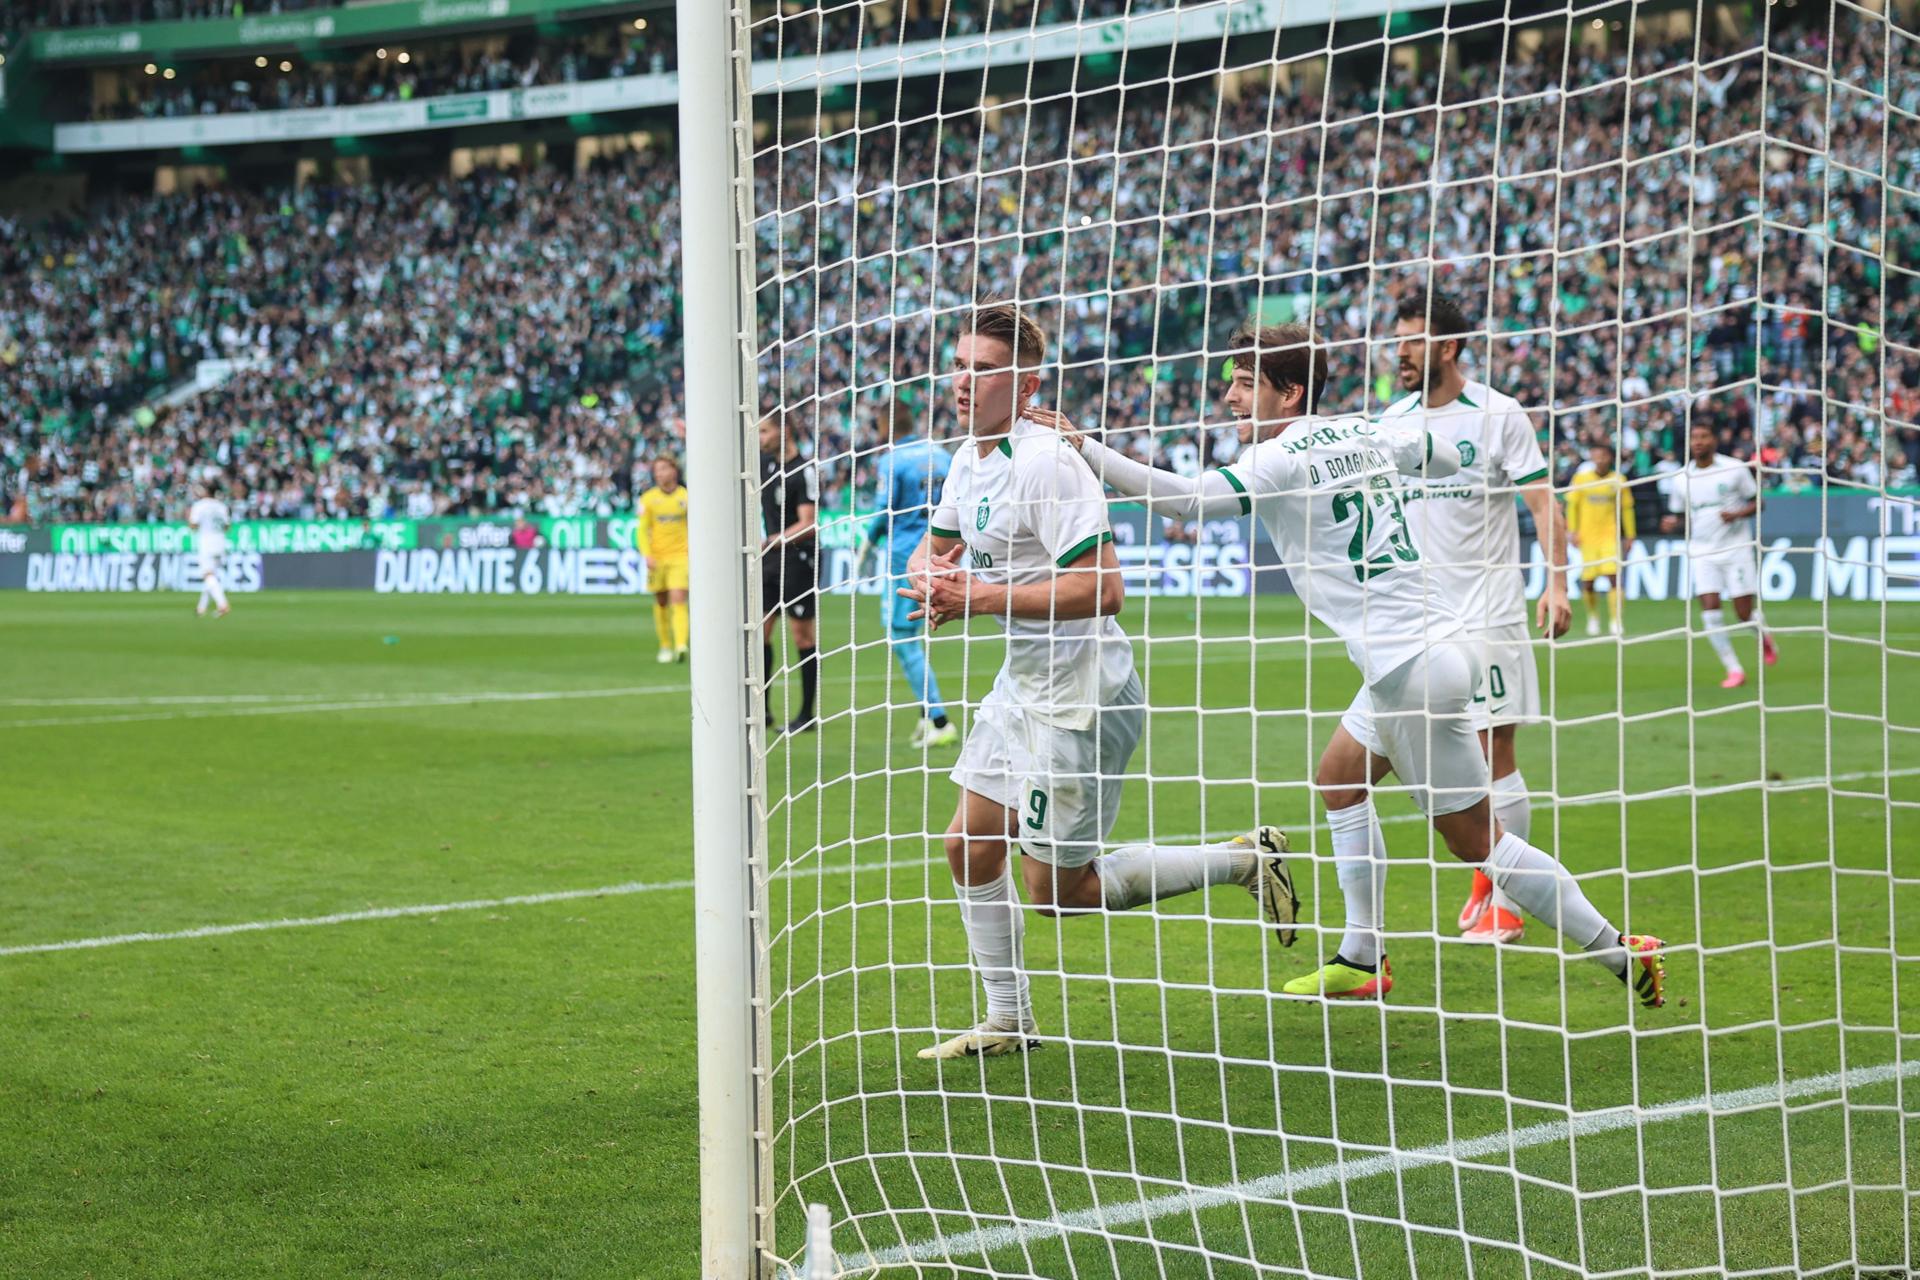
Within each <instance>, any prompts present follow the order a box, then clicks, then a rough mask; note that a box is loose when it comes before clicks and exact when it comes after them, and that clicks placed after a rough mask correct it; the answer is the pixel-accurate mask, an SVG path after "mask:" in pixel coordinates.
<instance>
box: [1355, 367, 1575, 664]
mask: <svg viewBox="0 0 1920 1280" xmlns="http://www.w3.org/2000/svg"><path fill="white" fill-rule="evenodd" d="M1381 422H1382V423H1383V424H1388V425H1391V426H1393V427H1396V428H1401V427H1404V428H1407V429H1409V430H1413V431H1420V430H1426V431H1431V432H1432V433H1433V434H1434V435H1436V436H1438V437H1439V438H1440V439H1442V440H1445V441H1447V442H1448V443H1450V444H1452V445H1454V446H1456V447H1457V448H1458V449H1459V450H1460V471H1459V473H1458V474H1457V475H1451V476H1448V477H1447V478H1446V479H1444V480H1421V479H1419V478H1409V479H1408V480H1407V481H1406V482H1405V486H1406V499H1407V523H1408V525H1409V526H1411V528H1412V529H1413V541H1414V545H1415V546H1417V547H1419V548H1420V554H1421V556H1422V557H1423V558H1424V559H1425V560H1426V562H1427V565H1428V567H1429V569H1430V571H1431V572H1432V574H1433V577H1434V581H1435V583H1436V584H1437V585H1438V586H1439V588H1440V589H1441V590H1442V591H1443V592H1444V593H1445V594H1446V597H1447V599H1449V600H1451V601H1452V602H1453V603H1454V605H1455V607H1456V608H1458V609H1459V611H1460V614H1461V616H1462V617H1464V618H1465V619H1466V620H1467V625H1468V626H1469V627H1471V628H1473V629H1475V630H1480V629H1482V628H1486V627H1504V626H1509V625H1511V624H1513V623H1516V622H1518V623H1521V624H1524V623H1525V622H1526V621H1527V600H1526V592H1525V580H1524V577H1523V568H1524V567H1523V566H1522V565H1521V563H1520V510H1519V506H1518V504H1517V503H1516V501H1515V498H1516V491H1517V490H1518V488H1519V487H1520V486H1521V485H1523V484H1532V483H1533V482H1534V481H1536V480H1543V479H1545V478H1546V476H1547V458H1546V455H1545V454H1543V453H1542V452H1541V451H1540V442H1539V440H1537V439H1536V438H1535V437H1534V434H1533V422H1532V420H1531V419H1529V418H1528V417H1527V411H1526V410H1525V409H1523V408H1521V407H1520V402H1519V401H1517V400H1515V399H1514V398H1513V397H1512V396H1509V395H1502V394H1501V393H1500V392H1498V391H1495V390H1494V389H1493V388H1492V387H1489V386H1488V385H1487V384H1486V383H1484V382H1468V383H1467V385H1466V386H1465V387H1464V388H1462V389H1461V392H1460V397H1459V398H1458V399H1457V400H1455V401H1453V402H1452V403H1451V404H1446V405H1442V406H1440V407H1439V408H1437V409H1430V408H1428V407H1427V406H1426V405H1425V404H1424V403H1423V401H1422V398H1421V396H1420V395H1419V394H1417V393H1416V394H1414V395H1410V396H1407V397H1406V398H1405V399H1403V400H1401V401H1400V402H1398V403H1397V404H1395V405H1393V407H1391V408H1389V409H1388V410H1387V411H1386V413H1385V414H1384V415H1383V416H1382V418H1381Z"/></svg>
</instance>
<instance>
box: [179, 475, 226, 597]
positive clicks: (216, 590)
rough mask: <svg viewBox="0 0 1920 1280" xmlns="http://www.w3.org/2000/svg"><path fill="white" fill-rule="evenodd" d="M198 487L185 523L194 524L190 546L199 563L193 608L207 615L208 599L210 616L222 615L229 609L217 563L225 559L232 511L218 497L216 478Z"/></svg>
mask: <svg viewBox="0 0 1920 1280" xmlns="http://www.w3.org/2000/svg"><path fill="white" fill-rule="evenodd" d="M199 490H200V496H199V497H198V498H197V499H195V500H194V504H193V505H192V506H191V507H189V508H188V509H187V523H188V524H190V525H192V526H193V544H194V545H193V549H194V551H195V553H196V555H197V558H198V560H199V562H200V563H199V569H200V603H199V604H198V605H196V606H194V610H193V611H194V612H195V613H196V614H198V615H200V616H201V617H203V618H204V617H206V616H207V602H208V601H209V600H211V601H212V602H213V606H214V615H213V616H214V617H216V618H224V617H226V616H227V614H228V613H229V612H230V611H231V610H230V606H229V605H228V604H227V589H226V588H225V587H223V586H221V585H220V563H221V561H223V560H224V559H226V555H227V526H228V525H230V524H232V523H233V513H232V512H231V511H229V510H227V504H226V503H224V502H222V501H221V500H220V486H219V482H218V481H215V480H207V481H204V482H203V483H202V484H201V485H200V486H199Z"/></svg>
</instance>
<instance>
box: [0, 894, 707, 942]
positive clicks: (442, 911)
mask: <svg viewBox="0 0 1920 1280" xmlns="http://www.w3.org/2000/svg"><path fill="white" fill-rule="evenodd" d="M691 888H693V881H691V880H661V881H658V882H656V883H653V884H641V883H639V882H637V881H634V882H629V883H627V884H610V885H607V886H606V887H605V888H601V889H561V890H559V891H557V892H555V893H523V894H517V895H515V896H513V897H510V898H471V899H468V900H467V901H465V902H435V903H427V904H423V905H420V906H413V907H372V908H369V909H368V910H365V911H338V912H335V913H334V914H332V915H328V916H303V917H299V918H296V919H288V920H251V921H248V922H247V923H245V924H209V925H203V926H201V927H200V928H198V929H179V930H176V931H174V932H172V933H118V934H113V935H110V936H108V937H104V938H76V939H74V940H73V941H70V942H33V943H28V944H26V945H24V946H14V947H0V956H25V955H33V954H35V953H38V952H42V951H87V950H91V949H93V948H95V947H118V946H123V945H125V944H126V943H129V942H179V941H182V940H185V939H188V938H221V937H225V936H226V935H228V934H231V933H262V932H265V931H266V930H268V929H311V928H315V927H317V926H319V925H323V924H353V923H355V922H356V921H360V920H398V919H401V918H402V917H405V916H438V915H446V914H449V913H451V912H455V911H487V910H492V909H495V908H498V907H534V906H539V905H541V904H543V903H548V902H571V901H573V900H574V899H577V898H612V897H618V896H620V895H622V894H630V893H666V892H669V891H671V890H674V889H691Z"/></svg>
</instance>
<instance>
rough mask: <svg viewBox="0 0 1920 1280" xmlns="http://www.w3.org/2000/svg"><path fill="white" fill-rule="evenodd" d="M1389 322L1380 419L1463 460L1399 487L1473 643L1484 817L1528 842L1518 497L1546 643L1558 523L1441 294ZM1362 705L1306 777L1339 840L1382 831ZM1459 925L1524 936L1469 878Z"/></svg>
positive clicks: (1525, 645) (1527, 453)
mask: <svg viewBox="0 0 1920 1280" xmlns="http://www.w3.org/2000/svg"><path fill="white" fill-rule="evenodd" d="M1396 314H1397V317H1398V318H1397V320H1396V321H1395V323H1394V327H1393V332H1394V337H1395V338H1396V339H1397V341H1398V344H1399V346H1398V350H1397V352H1396V361H1397V364H1398V366H1399V371H1398V372H1399V383H1400V389H1401V390H1402V391H1405V392H1408V393H1410V394H1408V395H1407V396H1405V397H1404V398H1403V399H1401V400H1399V401H1396V402H1395V403H1394V404H1392V405H1391V406H1389V407H1388V409H1387V411H1386V413H1385V414H1384V415H1383V416H1382V418H1381V422H1382V423H1383V424H1385V425H1390V426H1395V427H1404V428H1406V429H1408V430H1424V431H1430V432H1432V433H1433V434H1434V435H1435V436H1436V437H1438V438H1440V439H1442V440H1445V441H1447V443H1449V444H1451V445H1453V446H1455V447H1456V448H1457V449H1458V450H1459V452H1460V471H1459V473H1458V474H1456V475H1453V476H1449V477H1448V478H1447V481H1446V483H1445V484H1431V483H1423V482H1421V481H1420V480H1417V479H1416V480H1410V481H1409V482H1408V483H1407V486H1406V489H1407V507H1406V510H1407V524H1408V527H1409V528H1410V529H1411V530H1412V534H1413V543H1414V545H1415V546H1416V547H1418V548H1419V549H1420V554H1421V556H1422V557H1423V558H1424V560H1425V562H1426V566H1427V572H1428V573H1429V574H1430V575H1431V577H1430V582H1431V585H1433V586H1434V587H1435V588H1436V589H1437V590H1438V591H1439V592H1440V593H1441V594H1442V595H1444V596H1445V597H1446V599H1447V600H1448V602H1449V603H1451V604H1452V605H1453V606H1454V608H1455V609H1457V610H1458V611H1459V613H1460V615H1461V619H1462V620H1463V621H1464V622H1465V623H1466V626H1467V630H1468V632H1469V634H1470V635H1471V636H1472V637H1473V639H1474V640H1475V641H1476V642H1477V643H1478V644H1479V645H1480V652H1479V661H1480V666H1481V669H1482V685H1481V687H1480V689H1479V691H1478V692H1476V693H1475V695H1474V698H1473V703H1472V709H1471V710H1472V714H1471V717H1470V718H1471V722H1472V724H1473V728H1474V730H1475V732H1477V733H1478V734H1479V735H1480V743H1481V747H1482V749H1483V750H1485V751H1486V753H1487V759H1488V762H1489V763H1490V764H1491V765H1492V768H1493V811H1494V813H1495V814H1496V815H1497V816H1498V817H1499V819H1500V821H1501V823H1502V825H1504V826H1505V827H1506V828H1507V830H1509V831H1511V832H1513V833H1514V834H1515V835H1516V836H1518V837H1520V839H1522V840H1527V839H1529V838H1531V836H1532V833H1533V802H1532V800H1531V798H1530V797H1529V796H1528V794H1527V782H1526V779H1525V778H1524V777H1522V776H1521V773H1520V762H1519V758H1518V754H1517V752H1516V750H1515V738H1516V737H1517V736H1518V734H1519V729H1520V726H1521V725H1522V724H1527V723H1531V722H1534V721H1537V720H1539V719H1540V718H1541V711H1540V671H1539V666H1538V664H1537V663H1536V661H1535V659H1534V652H1533V643H1532V638H1531V636H1530V635H1529V634H1528V631H1527V601H1526V594H1525V592H1524V591H1523V589H1522V586H1523V579H1522V568H1523V566H1522V564H1521V561H1520V511H1519V508H1518V507H1517V506H1516V505H1515V503H1514V497H1515V496H1516V494H1517V495H1518V496H1519V498H1520V500H1521V501H1522V502H1524V503H1526V505H1527V510H1528V511H1529V512H1530V513H1532V515H1533V522H1534V527H1535V529H1536V530H1537V531H1538V533H1539V537H1540V542H1541V546H1542V548H1543V549H1544V550H1545V552H1546V557H1547V566H1548V569H1547V581H1546V589H1545V590H1544V591H1543V592H1542V594H1541V597H1540V601H1539V604H1538V605H1537V606H1536V607H1535V609H1534V618H1533V621H1534V625H1535V626H1537V627H1538V628H1539V629H1540V632H1541V634H1542V635H1544V636H1547V637H1549V638H1557V637H1559V636H1562V635H1565V634H1566V632H1567V627H1568V624H1569V623H1570V622H1571V621H1572V613H1571V611H1570V610H1569V608H1568V606H1567V533H1566V527H1565V524H1564V522H1563V518H1562V516H1561V512H1560V504H1559V503H1558V502H1556V501H1554V497H1553V481H1552V479H1551V476H1550V473H1549V469H1548V466H1547V458H1546V455H1545V454H1544V453H1542V452H1541V449H1540V442H1539V440H1538V439H1537V438H1536V437H1535V435H1534V431H1533V419H1532V418H1531V417H1529V416H1528V414H1527V411H1526V410H1525V409H1524V408H1522V407H1521V405H1520V402H1519V401H1517V400H1515V399H1514V398H1513V397H1512V396H1509V395H1504V394H1502V393H1501V392H1498V391H1495V390H1494V389H1493V388H1492V387H1491V386H1489V385H1488V384H1487V383H1485V382H1482V381H1477V380H1473V379H1469V378H1468V377H1467V376H1466V374H1465V373H1464V372H1462V370H1461V368H1460V357H1461V355H1462V354H1463V353H1464V351H1465V349H1466V345H1467V340H1468V335H1469V333H1470V332H1471V330H1472V326H1471V325H1470V324H1469V323H1468V321H1467V317H1466V315H1465V313H1463V312H1462V311H1461V310H1460V308H1459V306H1458V305H1456V304H1455V303H1454V302H1453V301H1452V300H1451V299H1449V298H1447V297H1446V296H1444V295H1443V294H1440V293H1438V292H1435V291H1429V290H1419V291H1416V292H1414V293H1412V294H1410V295H1408V296H1407V297H1406V298H1405V299H1404V300H1402V302H1401V303H1400V306H1399V309H1398V311H1397V313H1396ZM1367 697H1368V694H1367V691H1366V690H1365V689H1364V688H1363V689H1361V690H1360V692H1359V693H1358V694H1356V695H1355V697H1354V701H1353V705H1352V706H1351V707H1349V708H1348V710H1347V713H1346V715H1344V716H1343V717H1341V720H1340V727H1339V729H1337V730H1336V731H1335V732H1334V735H1333V741H1332V742H1330V743H1328V744H1327V750H1326V754H1325V755H1324V756H1322V757H1321V767H1320V771H1319V773H1318V775H1317V776H1316V778H1315V781H1316V782H1317V783H1318V784H1319V785H1320V787H1321V788H1322V792H1321V794H1322V796H1323V797H1324V799H1325V802H1326V805H1327V823H1328V825H1329V826H1331V827H1332V828H1333V830H1334V839H1335V841H1336V842H1337V841H1338V840H1339V839H1340V838H1341V836H1342V834H1343V831H1344V833H1345V835H1346V838H1347V839H1349V840H1354V841H1358V840H1359V839H1360V838H1361V837H1362V835H1363V834H1370V833H1371V831H1373V830H1377V828H1378V822H1377V819H1375V818H1374V816H1373V813H1372V804H1371V802H1370V797H1369V795H1368V794H1367V791H1366V787H1367V784H1368V783H1369V782H1370V781H1375V780H1377V775H1378V774H1379V772H1380V769H1379V762H1380V757H1381V756H1382V755H1384V752H1383V751H1382V750H1381V746H1380V740H1379V736H1378V734H1377V733H1376V732H1375V731H1374V728H1373V725H1372V722H1371V718H1370V716H1369V708H1368V704H1367ZM1363 753H1364V754H1363ZM1329 788H1331V789H1329ZM1362 813H1364V815H1365V817H1364V818H1363V817H1362V816H1361V814H1362ZM1363 822H1364V823H1365V825H1366V828H1367V831H1366V832H1365V833H1363V829H1362V823H1363ZM1373 847H1374V849H1375V850H1376V854H1377V856H1380V857H1384V856H1385V842H1384V840H1375V841H1374V842H1373ZM1459 926H1460V931H1461V936H1462V937H1464V938H1466V939H1467V940H1468V941H1469V942H1486V943H1497V942H1517V941H1519V939H1520V936H1521V933H1522V931H1523V929H1524V925H1523V924H1522V922H1521V919H1520V916H1519V914H1518V913H1517V912H1516V911H1515V910H1514V904H1513V903H1512V902H1510V901H1508V900H1507V899H1506V897H1505V896H1504V895H1503V894H1501V893H1500V891H1499V890H1498V889H1497V888H1496V887H1495V886H1494V883H1493V881H1492V880H1491V879H1490V878H1488V876H1487V874H1486V873H1485V872H1484V871H1483V870H1480V869H1479V868H1475V870H1474V873H1473V887H1472V888H1471V889H1470V890H1469V891H1468V894H1467V902H1466V905H1465V906H1463V907H1462V908H1461V909H1460V915H1459Z"/></svg>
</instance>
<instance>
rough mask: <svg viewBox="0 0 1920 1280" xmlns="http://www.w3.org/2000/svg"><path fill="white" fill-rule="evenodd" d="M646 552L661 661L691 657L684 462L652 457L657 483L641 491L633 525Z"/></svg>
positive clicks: (640, 544) (635, 533) (635, 534)
mask: <svg viewBox="0 0 1920 1280" xmlns="http://www.w3.org/2000/svg"><path fill="white" fill-rule="evenodd" d="M634 541H635V542H637V543H638V544H639V547H640V554H641V555H643V556H645V557H646V558H647V590H649V591H651V592H653V627H654V630H655V631H657V632H659V633H660V654H659V657H658V658H657V659H656V660H657V661H659V662H662V663H666V662H685V661H686V660H687V488H686V486H685V485H683V484H681V483H680V464H679V463H677V462H675V461H674V460H673V459H672V458H667V457H660V458H655V459H654V460H653V488H651V489H649V490H647V491H646V492H645V493H643V494H641V495H640V523H639V525H638V526H637V527H636V528H635V530H634Z"/></svg>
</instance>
